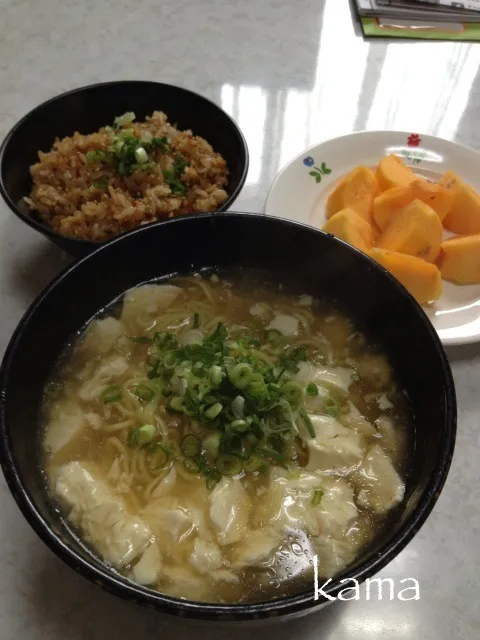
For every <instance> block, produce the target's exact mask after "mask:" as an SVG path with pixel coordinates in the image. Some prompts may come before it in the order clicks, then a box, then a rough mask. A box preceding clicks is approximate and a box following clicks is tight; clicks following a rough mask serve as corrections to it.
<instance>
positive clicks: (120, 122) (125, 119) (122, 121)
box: [113, 111, 135, 129]
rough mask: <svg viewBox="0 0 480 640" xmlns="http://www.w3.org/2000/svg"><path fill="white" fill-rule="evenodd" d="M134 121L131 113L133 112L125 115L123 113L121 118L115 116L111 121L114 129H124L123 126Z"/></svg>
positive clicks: (133, 115)
mask: <svg viewBox="0 0 480 640" xmlns="http://www.w3.org/2000/svg"><path fill="white" fill-rule="evenodd" d="M134 120H135V114H134V113H133V111H127V113H124V114H123V115H122V116H117V117H116V118H115V120H114V121H113V126H114V127H115V128H116V129H119V128H120V127H124V126H125V125H127V124H130V123H131V122H133V121H134Z"/></svg>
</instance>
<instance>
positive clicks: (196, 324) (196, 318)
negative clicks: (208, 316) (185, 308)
mask: <svg viewBox="0 0 480 640" xmlns="http://www.w3.org/2000/svg"><path fill="white" fill-rule="evenodd" d="M199 326H200V319H199V315H198V313H194V314H193V328H194V329H198V327H199Z"/></svg>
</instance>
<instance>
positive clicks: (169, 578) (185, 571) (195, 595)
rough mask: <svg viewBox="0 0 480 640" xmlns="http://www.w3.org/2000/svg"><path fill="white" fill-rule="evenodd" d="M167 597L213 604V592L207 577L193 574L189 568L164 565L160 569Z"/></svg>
mask: <svg viewBox="0 0 480 640" xmlns="http://www.w3.org/2000/svg"><path fill="white" fill-rule="evenodd" d="M164 581H165V588H164V587H163V585H162V591H163V590H164V591H165V592H166V593H168V594H169V595H172V596H175V597H177V598H189V599H191V600H197V601H200V602H202V601H203V602H213V601H214V600H215V598H214V592H213V589H212V586H211V584H210V580H209V577H208V576H206V575H199V574H198V573H195V571H194V570H193V569H191V568H190V567H172V566H170V565H164V567H163V569H162V583H163V582H164Z"/></svg>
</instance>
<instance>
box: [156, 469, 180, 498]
mask: <svg viewBox="0 0 480 640" xmlns="http://www.w3.org/2000/svg"><path fill="white" fill-rule="evenodd" d="M176 481H177V472H176V469H175V467H173V466H172V468H171V469H170V471H169V472H168V473H167V475H166V476H165V477H164V478H162V480H160V482H159V483H158V484H157V486H156V487H155V489H154V490H153V491H152V498H161V497H163V496H165V495H167V493H170V491H171V490H172V489H173V486H174V484H175V482H176Z"/></svg>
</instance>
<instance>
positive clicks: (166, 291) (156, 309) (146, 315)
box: [121, 284, 182, 330]
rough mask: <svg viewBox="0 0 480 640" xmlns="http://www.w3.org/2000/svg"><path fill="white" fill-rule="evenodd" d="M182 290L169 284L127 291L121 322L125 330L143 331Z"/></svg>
mask: <svg viewBox="0 0 480 640" xmlns="http://www.w3.org/2000/svg"><path fill="white" fill-rule="evenodd" d="M181 292H182V289H180V287H175V286H174V285H171V284H145V285H142V286H141V287H136V288H135V289H131V290H130V291H127V293H126V294H125V296H124V298H123V309H122V315H121V320H122V322H123V323H124V324H125V325H126V327H127V329H129V330H135V329H145V328H147V327H148V326H150V325H151V324H152V322H153V321H154V320H155V319H156V317H158V316H159V315H160V314H161V312H162V311H164V310H165V309H167V308H168V307H169V306H170V305H171V304H172V302H174V301H175V300H176V298H177V297H178V296H179V295H180V293H181Z"/></svg>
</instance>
